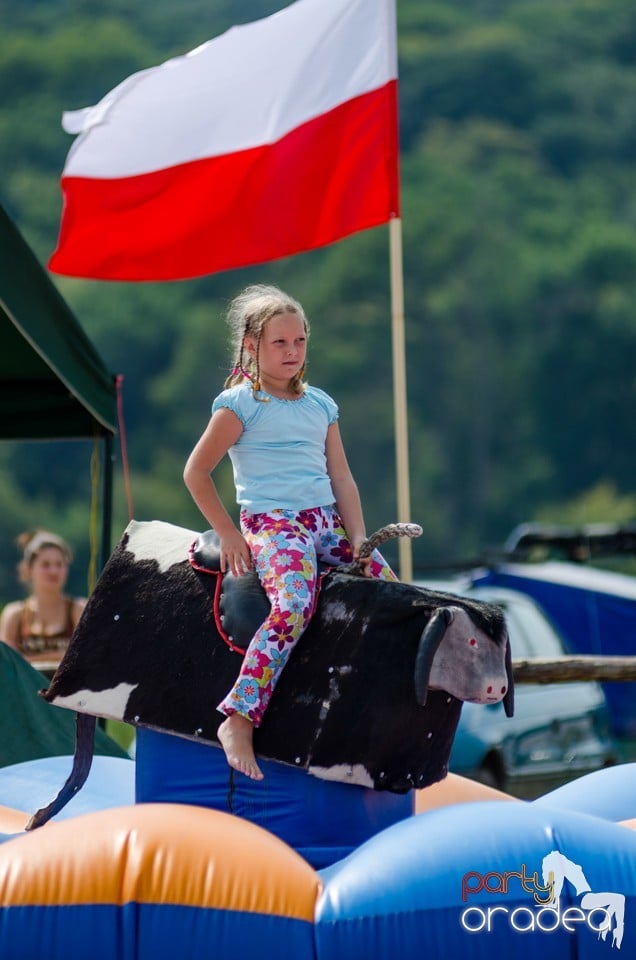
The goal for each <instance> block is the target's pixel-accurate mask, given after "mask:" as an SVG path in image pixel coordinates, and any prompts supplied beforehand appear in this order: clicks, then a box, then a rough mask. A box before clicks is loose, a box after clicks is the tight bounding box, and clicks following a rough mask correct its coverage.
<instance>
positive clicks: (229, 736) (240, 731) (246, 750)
mask: <svg viewBox="0 0 636 960" xmlns="http://www.w3.org/2000/svg"><path fill="white" fill-rule="evenodd" d="M253 734H254V725H253V724H252V721H251V720H248V719H247V717H243V716H241V714H240V713H232V714H230V716H229V717H227V719H225V720H224V721H223V723H222V724H221V726H220V727H219V729H218V730H217V736H218V738H219V740H220V741H221V746H222V747H223V749H224V750H225V756H226V758H227V762H228V763H229V765H230V766H231V767H233V768H234V769H235V770H238V771H239V773H244V774H245V776H246V777H251V779H252V780H262V779H263V774H262V773H261V771H260V768H259V766H258V764H257V762H256V756H255V755H254V747H253V745H252V737H253Z"/></svg>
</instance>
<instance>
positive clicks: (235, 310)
mask: <svg viewBox="0 0 636 960" xmlns="http://www.w3.org/2000/svg"><path fill="white" fill-rule="evenodd" d="M283 313H295V314H297V316H299V317H300V318H301V320H302V321H303V325H304V327H305V334H306V336H309V322H308V320H307V317H306V316H305V311H304V310H303V308H302V306H301V305H300V303H298V301H297V300H294V298H293V297H290V296H289V295H288V294H287V293H284V292H283V291H282V290H279V289H278V287H274V286H269V285H268V284H264V283H255V284H252V285H251V286H249V287H246V288H245V290H243V291H242V292H241V293H239V295H238V296H237V297H235V298H234V299H233V300H232V302H231V303H230V306H229V309H228V312H227V323H228V325H229V327H230V332H231V340H232V356H233V364H232V372H231V373H230V375H229V377H228V378H227V379H226V381H225V386H226V387H233V386H235V385H236V384H239V383H243V381H244V380H245V379H248V380H249V381H250V383H251V384H252V392H253V394H254V399H255V400H261V401H263V400H264V398H263V397H259V396H258V393H259V391H260V389H261V384H260V365H259V359H258V357H259V350H260V344H261V338H262V336H263V330H264V329H265V324H266V323H267V321H268V320H271V318H272V317H276V316H279V315H280V314H283ZM248 336H249V337H252V338H253V339H254V342H255V344H256V350H255V356H253V357H252V356H250V354H249V353H248V351H247V350H246V348H245V338H246V337H248ZM303 375H304V369H303V370H299V372H298V373H296V374H295V375H294V377H293V378H292V380H291V381H290V388H291V390H292V392H293V393H296V394H299V395H300V394H301V393H302V392H303V391H304V389H305V383H304V381H303Z"/></svg>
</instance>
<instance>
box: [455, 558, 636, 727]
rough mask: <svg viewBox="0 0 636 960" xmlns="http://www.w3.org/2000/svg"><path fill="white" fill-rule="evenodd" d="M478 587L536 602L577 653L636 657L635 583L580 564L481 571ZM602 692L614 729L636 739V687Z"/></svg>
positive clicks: (608, 686) (615, 685)
mask: <svg viewBox="0 0 636 960" xmlns="http://www.w3.org/2000/svg"><path fill="white" fill-rule="evenodd" d="M473 583H475V584H476V585H477V584H480V585H481V584H493V585H497V586H501V587H509V588H510V589H513V590H520V591H521V592H522V593H526V594H528V595H529V596H531V597H533V599H534V600H536V601H537V603H539V604H540V605H541V606H542V607H543V609H544V610H545V612H546V613H547V614H548V615H549V616H550V617H551V618H552V620H553V621H554V622H555V623H556V625H557V626H558V627H559V628H560V629H561V631H562V633H563V634H564V637H565V640H566V642H567V644H568V646H569V647H570V650H571V652H572V653H582V654H605V655H611V656H633V655H635V654H636V578H635V577H629V576H625V575H624V574H620V573H610V572H609V571H605V570H598V569H595V568H593V567H584V566H580V565H578V564H575V563H559V562H548V563H532V564H530V563H516V564H515V563H509V564H501V565H498V566H496V567H493V568H491V569H488V570H483V571H481V570H480V571H478V572H477V573H476V574H475V575H474V577H473ZM603 689H604V691H605V696H606V699H607V704H608V707H609V711H610V717H611V721H612V728H613V731H614V733H615V734H616V735H617V736H619V737H636V683H623V682H620V681H614V682H611V683H604V684H603Z"/></svg>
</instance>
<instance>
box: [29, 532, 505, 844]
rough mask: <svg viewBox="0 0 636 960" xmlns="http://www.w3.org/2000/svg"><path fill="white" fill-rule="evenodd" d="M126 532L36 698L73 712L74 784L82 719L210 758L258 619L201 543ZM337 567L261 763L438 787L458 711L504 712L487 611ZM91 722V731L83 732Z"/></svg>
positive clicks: (495, 614) (187, 535)
mask: <svg viewBox="0 0 636 960" xmlns="http://www.w3.org/2000/svg"><path fill="white" fill-rule="evenodd" d="M209 536H210V534H204V535H203V537H199V535H198V534H197V533H195V532H193V531H190V530H185V529H183V528H180V527H176V526H173V525H171V524H167V523H162V522H159V521H152V522H145V523H138V522H135V521H133V522H131V523H130V524H129V526H128V528H127V529H126V531H125V532H124V535H123V537H122V539H121V541H120V543H119V544H118V546H117V548H116V549H115V551H114V553H113V555H112V556H111V558H110V560H109V561H108V563H107V565H106V566H105V568H104V570H103V573H102V575H101V577H100V579H99V582H98V584H97V586H96V588H95V590H94V592H93V594H92V596H91V598H90V600H89V602H88V604H87V606H86V608H85V611H84V614H83V616H82V619H81V621H80V623H79V625H78V627H77V629H76V631H75V634H74V636H73V639H72V641H71V644H70V646H69V649H68V651H67V653H66V654H65V656H64V659H63V661H62V663H61V664H60V667H59V669H58V670H57V672H56V674H55V676H54V678H53V680H52V682H51V685H50V687H49V689H48V690H46V691H43V693H42V695H43V696H44V699H45V700H47V701H48V702H49V703H52V704H55V705H57V706H61V707H66V708H69V709H72V710H75V711H77V713H78V746H77V749H76V756H75V763H74V768H73V772H72V773H71V776H70V778H69V780H68V781H67V784H66V785H65V787H64V788H63V790H62V791H61V793H60V795H59V796H58V797H57V798H56V800H55V801H53V802H52V804H51V805H49V807H47V808H45V809H44V810H42V811H38V813H37V814H35V816H34V817H33V818H32V821H31V823H30V827H31V828H32V827H34V826H39V825H40V824H41V823H44V822H46V820H47V819H49V818H50V817H51V816H53V815H54V813H56V812H57V811H58V810H59V809H61V807H62V806H63V805H64V804H65V803H66V802H67V801H68V799H70V797H71V796H72V795H73V793H75V792H76V791H77V789H79V786H81V783H83V782H84V779H85V778H86V776H87V775H88V770H89V769H90V760H91V756H92V731H93V730H94V723H95V720H94V718H95V717H96V716H100V717H110V718H113V719H118V720H124V721H126V722H127V723H130V724H133V725H136V726H143V727H148V728H152V729H155V730H162V731H166V732H170V733H173V734H176V735H177V736H180V737H185V738H189V739H193V740H201V741H205V742H209V743H210V744H214V743H215V742H217V741H216V732H217V728H218V726H219V724H220V723H221V722H222V720H223V717H222V715H221V714H220V713H218V712H217V710H216V705H217V703H218V702H219V701H220V700H221V699H222V698H223V696H224V695H225V693H226V692H227V690H228V689H229V688H230V687H231V685H232V683H233V682H234V680H235V678H236V675H237V673H238V670H239V667H240V657H241V655H242V652H243V649H244V648H245V646H247V643H248V642H249V639H250V637H251V636H252V634H253V633H254V632H255V630H256V627H257V626H258V625H259V624H260V622H261V621H262V620H263V619H264V617H265V615H266V613H267V611H268V609H269V606H268V601H267V599H266V597H265V594H264V592H263V591H262V589H261V587H260V584H259V583H258V579H257V577H256V574H254V573H250V574H247V575H245V576H243V577H240V578H237V579H234V578H232V577H231V575H229V574H226V575H225V576H222V575H221V574H219V573H218V571H217V572H214V565H215V563H214V559H210V558H209V556H208V551H207V547H208V546H209V544H208V543H206V538H209ZM343 569H344V568H335V569H332V570H331V571H330V572H328V573H326V574H325V575H324V576H323V578H322V583H321V589H320V595H319V599H318V603H317V607H316V611H315V613H314V615H313V618H312V620H311V623H310V625H309V627H308V628H307V630H306V632H305V633H304V635H303V637H302V638H301V640H300V642H299V643H298V645H297V646H296V648H295V650H294V651H293V653H292V655H291V657H290V660H289V662H288V664H287V666H286V667H285V670H284V671H283V673H282V674H281V678H280V680H279V682H278V685H277V688H276V691H275V694H274V696H273V697H272V700H271V702H270V704H269V706H268V709H267V712H266V714H265V718H264V720H263V723H262V725H261V727H260V728H259V729H258V730H256V731H255V737H254V745H255V749H256V752H257V754H258V755H260V756H262V757H264V758H267V759H271V760H278V761H280V762H283V763H287V764H291V765H293V766H296V767H300V768H303V769H305V770H306V771H307V772H308V773H310V774H313V775H314V776H317V777H321V778H324V779H329V780H341V781H344V782H347V783H357V784H360V785H363V786H366V787H373V788H374V789H376V790H390V791H393V792H395V793H404V792H406V791H408V790H410V789H412V788H415V787H418V788H419V787H424V786H427V785H429V784H431V783H434V782H436V781H438V780H441V779H442V778H443V777H444V776H445V775H446V773H447V769H448V767H447V764H448V757H449V754H450V750H451V746H452V742H453V738H454V735H455V731H456V728H457V723H458V721H459V715H460V711H461V704H462V701H465V700H466V701H471V702H478V703H493V702H497V701H499V700H502V699H503V701H504V707H505V710H506V713H507V714H508V716H511V715H512V710H513V683H512V668H511V656H510V645H509V641H508V635H507V631H506V626H505V621H504V617H503V613H502V611H501V610H500V609H499V608H498V607H496V606H491V605H489V604H485V603H481V602H477V601H471V600H468V599H465V598H460V597H455V596H452V595H450V594H443V593H437V592H434V591H429V590H426V589H423V588H419V587H415V586H412V585H409V584H404V583H392V582H386V581H380V580H372V579H368V578H366V577H361V576H356V575H354V574H352V573H351V572H346V571H345V572H343ZM91 724H92V726H91Z"/></svg>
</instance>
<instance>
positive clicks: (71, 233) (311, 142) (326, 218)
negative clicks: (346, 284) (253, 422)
mask: <svg viewBox="0 0 636 960" xmlns="http://www.w3.org/2000/svg"><path fill="white" fill-rule="evenodd" d="M63 126H64V129H65V130H67V131H68V132H69V133H75V134H79V136H78V138H77V139H76V141H75V143H74V144H73V146H72V148H71V150H70V152H69V155H68V158H67V161H66V165H65V168H64V172H63V174H62V190H63V194H64V210H63V214H62V222H61V227H60V236H59V241H58V246H57V249H56V250H55V252H54V253H53V255H52V257H51V260H50V262H49V266H50V268H51V270H53V271H55V272H56V273H61V274H68V275H70V276H78V277H93V278H96V279H111V280H176V279H185V278H188V277H195V276H201V275H203V274H206V273H213V272H215V271H219V270H227V269H230V268H233V267H240V266H249V265H251V264H255V263H262V262H264V261H267V260H275V259H277V258H278V257H284V256H287V255H289V254H294V253H300V252H302V251H304V250H310V249H312V248H314V247H320V246H323V245H324V244H328V243H332V242H334V241H336V240H339V239H341V238H342V237H345V236H347V235H348V234H350V233H354V232H355V231H358V230H364V229H366V228H368V227H374V226H377V225H378V224H381V223H385V222H386V221H387V220H389V219H391V218H392V217H395V216H399V180H398V129H397V50H396V25H395V0H296V2H295V3H292V4H291V5H290V6H288V7H286V8H285V9H284V10H281V11H280V12H278V13H276V14H273V15H272V16H270V17H266V18H265V19H263V20H258V21H255V22H253V23H249V24H246V25H244V26H238V27H232V28H231V29H230V30H228V31H227V32H226V33H224V34H222V35H221V36H219V37H216V38H215V39H213V40H210V41H209V42H208V43H205V44H203V45H202V46H201V47H198V48H197V49H196V50H193V51H192V52H191V53H188V54H186V55H185V56H182V57H176V58H175V59H173V60H168V61H167V62H166V63H163V64H161V65H160V66H158V67H153V68H151V69H148V70H142V71H141V72H139V73H136V74H133V76H131V77H129V78H128V79H127V80H124V81H123V82H122V83H120V84H119V86H117V87H115V89H114V90H112V91H111V92H110V93H109V94H107V95H106V96H105V97H104V98H103V100H101V101H100V102H99V103H98V104H97V105H96V106H94V107H89V108H87V109H85V110H78V111H75V112H72V113H65V114H64V118H63Z"/></svg>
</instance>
